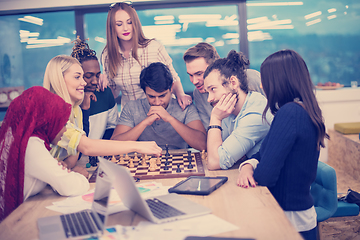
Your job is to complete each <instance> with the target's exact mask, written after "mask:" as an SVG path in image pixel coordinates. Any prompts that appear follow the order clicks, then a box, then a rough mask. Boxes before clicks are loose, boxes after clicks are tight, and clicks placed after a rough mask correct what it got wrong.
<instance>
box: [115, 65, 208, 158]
mask: <svg viewBox="0 0 360 240" xmlns="http://www.w3.org/2000/svg"><path fill="white" fill-rule="evenodd" d="M140 86H141V88H142V89H143V90H144V92H145V95H146V98H144V99H138V100H134V101H130V102H128V103H127V104H126V105H125V106H124V109H123V110H122V111H121V115H120V118H119V120H118V123H117V126H116V128H115V130H114V133H113V136H112V138H111V139H114V140H122V141H127V140H139V141H155V142H156V143H157V144H158V145H159V146H160V147H162V148H163V149H164V148H165V144H168V146H169V149H180V148H187V146H188V145H189V146H190V147H192V148H195V149H198V150H200V151H202V150H204V149H206V132H205V128H204V127H203V125H202V123H201V120H200V118H199V114H198V113H197V110H196V108H195V106H194V105H189V106H188V107H187V108H186V109H185V110H184V111H183V110H182V109H181V107H180V106H179V104H178V102H177V101H176V99H174V98H172V86H173V78H172V76H171V73H170V71H169V69H168V68H167V67H166V66H165V65H164V64H162V63H159V62H157V63H152V64H150V65H149V66H148V67H146V68H145V69H143V70H142V71H141V74H140Z"/></svg>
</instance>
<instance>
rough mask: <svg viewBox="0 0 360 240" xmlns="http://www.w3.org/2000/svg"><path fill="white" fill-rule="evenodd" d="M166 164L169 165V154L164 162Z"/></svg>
mask: <svg viewBox="0 0 360 240" xmlns="http://www.w3.org/2000/svg"><path fill="white" fill-rule="evenodd" d="M164 164H165V166H167V165H169V159H168V156H165V162H164Z"/></svg>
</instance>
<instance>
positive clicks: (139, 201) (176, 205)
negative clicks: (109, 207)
mask: <svg viewBox="0 0 360 240" xmlns="http://www.w3.org/2000/svg"><path fill="white" fill-rule="evenodd" d="M99 161H100V166H101V168H102V169H103V170H104V171H105V172H106V173H108V175H111V176H112V177H113V178H114V179H115V180H114V182H113V186H114V188H115V190H116V192H117V193H118V195H119V197H120V198H121V200H122V201H123V203H124V205H125V206H126V207H128V208H129V209H130V210H132V211H134V212H136V213H138V214H139V215H141V216H142V217H144V218H146V219H148V220H149V221H151V222H154V223H164V222H170V221H175V220H180V219H185V218H190V217H195V216H200V215H204V214H209V213H211V210H210V209H209V208H207V207H205V206H202V205H200V204H197V203H195V202H192V201H190V200H189V199H187V198H185V197H182V196H180V195H178V194H176V193H170V194H166V195H162V196H158V197H156V198H151V199H146V200H144V199H143V198H142V197H141V195H140V192H139V190H138V188H137V187H136V185H135V181H134V178H133V177H132V176H131V175H130V172H129V170H128V169H127V168H125V167H123V166H121V165H118V164H116V163H113V162H110V161H108V160H106V159H105V158H102V157H99Z"/></svg>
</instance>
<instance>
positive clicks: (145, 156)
mask: <svg viewBox="0 0 360 240" xmlns="http://www.w3.org/2000/svg"><path fill="white" fill-rule="evenodd" d="M147 159H148V156H147V154H145V155H144V156H143V158H142V162H141V165H142V166H146V160H147Z"/></svg>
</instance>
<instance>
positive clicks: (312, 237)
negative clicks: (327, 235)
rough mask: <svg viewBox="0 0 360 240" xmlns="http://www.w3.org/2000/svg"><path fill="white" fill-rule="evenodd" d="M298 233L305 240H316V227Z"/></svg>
mask: <svg viewBox="0 0 360 240" xmlns="http://www.w3.org/2000/svg"><path fill="white" fill-rule="evenodd" d="M299 233H300V234H301V236H302V237H303V238H304V239H305V240H317V227H315V228H313V229H311V230H309V231H305V232H299Z"/></svg>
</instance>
